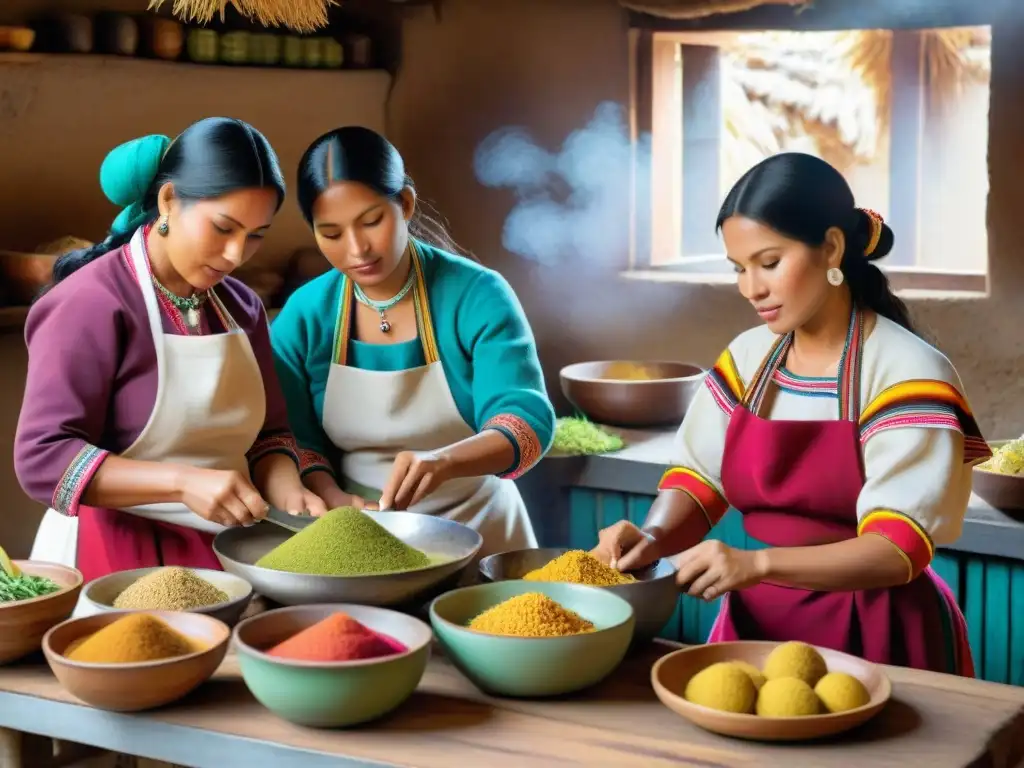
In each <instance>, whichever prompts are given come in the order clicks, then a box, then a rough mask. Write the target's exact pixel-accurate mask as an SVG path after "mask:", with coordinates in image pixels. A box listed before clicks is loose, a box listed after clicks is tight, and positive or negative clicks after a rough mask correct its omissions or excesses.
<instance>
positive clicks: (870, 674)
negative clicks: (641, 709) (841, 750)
mask: <svg viewBox="0 0 1024 768" xmlns="http://www.w3.org/2000/svg"><path fill="white" fill-rule="evenodd" d="M779 645H781V643H774V642H757V641H739V642H731V643H709V644H707V645H695V646H693V647H691V648H683V649H682V650H679V651H674V652H672V653H670V654H668V655H667V656H663V657H661V658H660V659H658V661H657V662H656V663H655V664H654V667H653V668H652V669H651V684H652V685H653V686H654V692H655V693H656V694H657V696H658V698H659V699H660V700H661V703H662V704H664V705H665V706H666V707H668V708H669V709H671V710H672V711H673V712H675V713H676V714H678V715H682V716H683V717H685V718H686V719H687V720H689V721H690V722H691V723H693V724H694V725H697V726H700V727H701V728H703V729H705V730H708V731H712V732H713V733H719V734H722V735H723V736H734V737H736V738H740V739H751V740H755V741H809V740H811V739H820V738H824V737H826V736H835V735H836V734H839V733H843V732H844V731H848V730H850V729H851V728H855V727H856V726H858V725H861V724H862V723H865V722H867V721H868V720H870V719H871V718H872V717H874V716H875V715H877V714H878V713H879V712H880V711H881V709H882V707H884V706H885V704H886V702H887V701H889V697H890V696H891V695H892V684H891V683H890V682H889V678H888V677H886V676H885V673H884V672H882V670H881V668H880V667H879V666H878V665H877V664H872V663H871V662H869V661H864V660H863V659H859V658H857V657H856V656H851V655H849V654H847V653H840V652H839V651H833V650H830V649H828V648H817V651H818V653H820V654H821V655H822V657H823V658H824V659H825V663H826V665H827V666H828V669H829V671H830V672H845V673H847V674H849V675H853V676H854V677H856V678H857V679H858V680H860V681H861V682H862V683H864V686H865V687H866V688H867V689H868V694H869V695H870V696H871V699H870V701H869V702H868V703H867V704H865V705H864V706H863V707H858V708H857V709H851V710H849V711H847V712H839V713H836V714H824V715H810V716H808V717H759V716H758V715H737V714H734V713H732V712H720V711H718V710H714V709H709V708H707V707H702V706H700V705H698V704H691V703H690V702H688V701H687V700H686V699H684V698H683V691H684V690H685V689H686V684H687V683H688V682H689V681H690V678H691V677H693V676H694V675H695V674H697V673H698V672H700V671H701V670H702V669H704V668H705V667H709V666H711V665H712V664H715V663H717V662H720V661H746V662H749V663H750V664H753V665H754V666H756V667H757V668H758V669H761V668H762V667H763V666H764V662H765V659H767V658H768V654H769V653H771V652H772V651H773V650H774V649H775V648H776V647H777V646H779Z"/></svg>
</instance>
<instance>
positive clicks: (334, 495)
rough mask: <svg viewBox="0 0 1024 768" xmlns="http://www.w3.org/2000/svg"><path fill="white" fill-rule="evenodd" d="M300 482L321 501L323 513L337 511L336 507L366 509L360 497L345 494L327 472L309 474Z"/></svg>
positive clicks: (317, 515) (318, 514) (364, 502)
mask: <svg viewBox="0 0 1024 768" xmlns="http://www.w3.org/2000/svg"><path fill="white" fill-rule="evenodd" d="M302 482H303V483H304V485H305V487H306V488H307V489H308V490H309V491H311V492H312V493H314V494H315V495H316V496H318V497H320V498H321V499H323V502H324V509H325V511H326V510H331V509H338V507H355V508H356V509H365V508H366V500H365V499H363V497H362V496H355V495H353V494H351V493H345V492H344V491H343V490H341V488H339V487H338V483H337V481H336V480H335V479H334V476H333V475H332V474H330V473H329V472H322V471H319V470H318V471H316V472H310V473H309V474H308V475H306V476H305V477H304V478H303V479H302ZM313 514H314V515H315V516H316V517H319V516H320V515H321V514H323V513H322V512H321V513H313Z"/></svg>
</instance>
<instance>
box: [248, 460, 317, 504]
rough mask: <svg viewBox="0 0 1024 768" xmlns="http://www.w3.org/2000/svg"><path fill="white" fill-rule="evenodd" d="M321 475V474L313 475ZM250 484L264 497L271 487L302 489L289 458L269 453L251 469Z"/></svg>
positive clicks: (297, 469) (296, 468)
mask: <svg viewBox="0 0 1024 768" xmlns="http://www.w3.org/2000/svg"><path fill="white" fill-rule="evenodd" d="M315 474H322V473H315ZM252 482H253V485H255V486H256V490H258V491H259V492H260V494H261V495H263V496H264V497H266V496H267V494H268V489H269V488H272V487H273V486H275V485H276V486H279V487H280V486H289V485H291V486H293V487H294V488H296V489H298V488H302V485H303V484H302V478H300V477H299V468H298V467H297V466H295V462H294V461H293V460H292V458H291V457H290V456H286V455H285V454H283V453H270V454H267V455H266V456H264V457H263V458H262V459H260V460H259V461H258V462H256V464H254V465H253V467H252Z"/></svg>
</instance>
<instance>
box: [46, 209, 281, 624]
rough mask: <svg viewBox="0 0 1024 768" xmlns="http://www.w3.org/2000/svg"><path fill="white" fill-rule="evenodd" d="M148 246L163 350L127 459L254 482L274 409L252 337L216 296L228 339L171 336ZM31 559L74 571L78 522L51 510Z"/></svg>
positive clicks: (160, 514)
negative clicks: (257, 447) (253, 469)
mask: <svg viewBox="0 0 1024 768" xmlns="http://www.w3.org/2000/svg"><path fill="white" fill-rule="evenodd" d="M145 247H146V246H145V237H144V236H143V230H142V229H139V230H137V231H136V233H135V235H134V236H133V237H132V240H131V243H130V246H129V254H130V256H131V259H132V264H133V265H134V267H135V273H136V275H138V276H139V280H138V283H139V288H140V290H141V291H142V296H143V298H144V299H145V301H146V313H147V315H148V316H149V327H150V330H151V331H152V333H153V343H154V345H155V347H156V364H157V380H158V383H157V391H156V401H155V403H154V405H153V411H152V413H151V414H150V416H149V421H148V422H147V423H146V426H145V427H144V428H143V430H142V432H141V433H140V434H139V436H138V438H137V439H136V440H135V442H134V443H132V445H131V446H129V447H128V449H127V450H125V451H123V452H122V453H121V454H120V456H121V457H122V458H125V459H135V460H138V461H161V462H169V463H175V464H188V465H191V466H195V467H202V468H206V469H234V470H237V471H239V472H241V473H242V474H243V475H244V476H246V477H248V476H249V466H248V461H247V459H246V453H247V452H248V450H249V449H250V448H251V447H252V445H253V443H254V442H255V441H256V438H257V436H258V435H259V433H260V430H262V429H263V423H264V417H265V416H266V408H267V402H266V394H265V391H264V389H263V378H262V375H261V373H260V368H259V364H258V363H257V361H256V356H255V355H254V354H253V351H252V346H251V345H250V344H249V337H248V336H247V335H246V334H245V332H244V331H242V330H240V329H239V327H238V325H237V324H236V323H235V321H234V319H233V318H232V317H231V315H230V314H229V313H228V311H227V308H226V307H225V306H224V304H223V303H222V302H221V301H220V299H219V298H218V297H217V296H216V294H215V293H214V292H213V291H210V299H209V300H210V301H212V302H215V303H216V305H217V309H219V310H220V314H221V315H222V317H223V318H224V320H225V321H226V323H227V326H228V329H229V330H228V332H227V333H220V334H214V335H209V336H178V335H174V334H165V333H164V330H163V319H162V316H161V313H160V304H159V302H158V301H157V296H156V290H155V289H154V287H153V283H152V280H151V279H150V274H151V273H150V271H149V261H148V259H147V258H146V256H145V253H146V251H145ZM124 511H125V512H127V513H130V514H133V515H138V516H140V517H145V518H149V519H151V520H158V521H160V522H164V523H172V524H175V525H181V526H184V527H186V528H194V529H196V530H201V531H207V532H210V533H217V532H219V531H222V530H224V528H223V526H220V525H218V524H216V523H211V522H208V521H206V520H204V519H203V518H201V517H199V515H196V514H195V513H193V512H192V511H191V510H189V509H188V508H187V507H185V506H184V505H183V504H151V505H145V506H140V507H132V508H130V509H126V510H124ZM30 557H31V559H33V560H46V561H48V562H54V563H61V564H63V565H69V566H72V567H74V565H75V563H76V562H77V559H78V518H76V517H68V516H66V515H62V514H60V513H59V512H56V511H54V510H53V509H48V510H47V511H46V514H45V515H44V517H43V520H42V523H40V525H39V530H38V531H37V532H36V538H35V543H34V544H33V546H32V554H31V555H30ZM76 613H77V612H76Z"/></svg>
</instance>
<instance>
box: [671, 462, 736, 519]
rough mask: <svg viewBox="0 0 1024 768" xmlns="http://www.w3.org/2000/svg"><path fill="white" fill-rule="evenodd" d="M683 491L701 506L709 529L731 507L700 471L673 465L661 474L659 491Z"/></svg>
mask: <svg viewBox="0 0 1024 768" xmlns="http://www.w3.org/2000/svg"><path fill="white" fill-rule="evenodd" d="M661 491H683V492H684V493H685V494H687V495H688V496H689V497H690V498H692V499H693V500H694V501H695V502H697V506H699V507H700V509H701V511H702V512H703V513H704V519H705V521H706V522H707V524H708V530H709V531H710V530H711V529H712V528H714V527H715V526H716V525H717V524H718V521H719V520H721V519H722V517H723V515H725V513H726V511H728V509H729V503H728V502H727V501H726V500H725V499H724V498H723V497H722V495H721V494H720V493H719V492H718V491H717V490H716V489H715V487H714V486H713V485H712V484H711V482H710V481H709V480H708V479H706V478H705V477H703V476H701V474H700V473H698V472H694V471H693V470H692V469H687V468H686V467H672V468H671V469H669V470H668V471H667V472H665V474H663V475H662V476H661V480H660V481H659V482H658V492H659V493H660V492H661Z"/></svg>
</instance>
